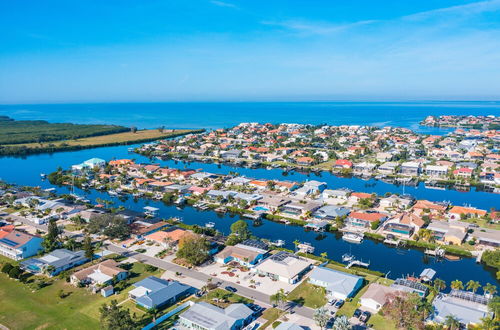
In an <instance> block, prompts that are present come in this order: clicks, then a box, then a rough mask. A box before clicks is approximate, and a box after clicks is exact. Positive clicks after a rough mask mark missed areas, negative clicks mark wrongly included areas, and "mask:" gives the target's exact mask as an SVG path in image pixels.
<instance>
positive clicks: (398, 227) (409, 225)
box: [383, 212, 425, 239]
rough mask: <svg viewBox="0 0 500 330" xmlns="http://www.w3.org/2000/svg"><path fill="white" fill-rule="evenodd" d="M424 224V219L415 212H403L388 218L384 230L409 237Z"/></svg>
mask: <svg viewBox="0 0 500 330" xmlns="http://www.w3.org/2000/svg"><path fill="white" fill-rule="evenodd" d="M424 224H425V222H424V220H422V218H420V217H419V216H417V215H415V214H413V213H408V212H403V213H399V214H397V215H395V216H393V217H392V218H390V219H389V220H387V221H386V222H385V223H384V226H383V231H384V232H385V233H386V234H392V235H396V236H399V237H402V238H406V239H409V238H411V237H412V236H413V235H414V234H415V233H417V232H418V231H419V230H420V228H422V227H423V226H424Z"/></svg>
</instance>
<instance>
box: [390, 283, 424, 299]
mask: <svg viewBox="0 0 500 330" xmlns="http://www.w3.org/2000/svg"><path fill="white" fill-rule="evenodd" d="M391 288H393V289H396V290H398V291H404V292H409V293H416V294H418V295H419V296H420V297H422V298H423V297H425V296H426V295H427V292H428V291H429V289H428V288H427V287H426V286H425V285H424V284H422V283H420V282H418V281H417V280H413V279H409V278H398V279H396V280H395V281H394V283H393V284H391Z"/></svg>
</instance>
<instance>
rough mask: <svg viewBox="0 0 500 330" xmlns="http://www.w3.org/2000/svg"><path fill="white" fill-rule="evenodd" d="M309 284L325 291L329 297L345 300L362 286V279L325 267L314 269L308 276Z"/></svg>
mask: <svg viewBox="0 0 500 330" xmlns="http://www.w3.org/2000/svg"><path fill="white" fill-rule="evenodd" d="M309 283H311V284H314V285H318V286H321V287H323V288H325V289H326V293H327V295H328V296H329V297H332V298H335V299H343V300H345V299H347V298H350V297H352V296H354V294H355V293H356V291H358V290H359V289H360V288H361V286H362V285H363V278H362V277H360V276H356V275H352V274H349V273H344V272H340V271H337V270H333V269H330V268H326V267H316V268H314V270H313V271H312V272H311V274H310V275H309Z"/></svg>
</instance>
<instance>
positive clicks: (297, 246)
mask: <svg viewBox="0 0 500 330" xmlns="http://www.w3.org/2000/svg"><path fill="white" fill-rule="evenodd" d="M299 244H300V241H299V240H298V239H296V240H295V241H293V245H295V252H297V249H298V248H299Z"/></svg>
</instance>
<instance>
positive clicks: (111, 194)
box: [108, 190, 118, 197]
mask: <svg viewBox="0 0 500 330" xmlns="http://www.w3.org/2000/svg"><path fill="white" fill-rule="evenodd" d="M108 195H109V196H115V197H116V196H118V193H117V192H116V191H114V190H110V191H108Z"/></svg>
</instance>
